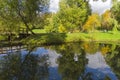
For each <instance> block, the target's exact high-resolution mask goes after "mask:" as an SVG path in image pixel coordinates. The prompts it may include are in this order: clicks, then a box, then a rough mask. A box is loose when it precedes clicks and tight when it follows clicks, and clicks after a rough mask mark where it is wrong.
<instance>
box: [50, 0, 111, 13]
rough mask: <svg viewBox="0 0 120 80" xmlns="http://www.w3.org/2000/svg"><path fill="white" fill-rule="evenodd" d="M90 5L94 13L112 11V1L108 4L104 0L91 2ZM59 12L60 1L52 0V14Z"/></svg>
mask: <svg viewBox="0 0 120 80" xmlns="http://www.w3.org/2000/svg"><path fill="white" fill-rule="evenodd" d="M89 3H90V5H91V9H92V12H93V13H94V12H95V13H99V14H102V13H104V12H105V10H107V9H110V8H111V6H112V2H111V0H107V1H106V2H102V0H98V1H93V0H90V2H89ZM58 10H59V0H50V8H49V11H50V12H55V13H56V12H57V11H58Z"/></svg>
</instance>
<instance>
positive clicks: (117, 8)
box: [111, 1, 120, 24]
mask: <svg viewBox="0 0 120 80" xmlns="http://www.w3.org/2000/svg"><path fill="white" fill-rule="evenodd" d="M111 12H112V17H113V18H115V19H116V20H117V21H118V23H119V24H120V1H117V2H115V3H114V5H113V7H112V8H111Z"/></svg>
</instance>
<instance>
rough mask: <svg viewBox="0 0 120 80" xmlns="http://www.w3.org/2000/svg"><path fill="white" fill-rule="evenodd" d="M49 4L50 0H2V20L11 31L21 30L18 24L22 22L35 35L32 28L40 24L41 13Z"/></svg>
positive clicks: (0, 12)
mask: <svg viewBox="0 0 120 80" xmlns="http://www.w3.org/2000/svg"><path fill="white" fill-rule="evenodd" d="M47 4H48V0H44V1H43V0H20V1H19V0H4V1H2V0H0V18H1V20H2V22H3V23H4V24H5V26H9V29H11V30H12V29H16V28H19V27H20V26H16V24H17V25H19V22H20V23H22V24H24V26H25V27H26V29H27V30H28V31H30V32H31V33H32V34H34V33H33V32H32V28H34V26H36V25H38V24H39V20H38V19H40V13H41V11H42V9H43V7H44V6H46V5H47ZM39 6H42V8H40V7H39Z"/></svg>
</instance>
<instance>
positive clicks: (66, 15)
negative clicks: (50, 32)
mask: <svg viewBox="0 0 120 80" xmlns="http://www.w3.org/2000/svg"><path fill="white" fill-rule="evenodd" d="M90 13H91V9H90V7H89V4H88V1H86V0H61V2H60V10H59V11H58V13H57V17H58V23H60V25H61V24H62V26H64V27H65V29H66V30H67V31H68V32H73V31H75V30H81V29H82V25H83V24H84V23H85V21H86V20H87V18H88V15H89V14H90Z"/></svg>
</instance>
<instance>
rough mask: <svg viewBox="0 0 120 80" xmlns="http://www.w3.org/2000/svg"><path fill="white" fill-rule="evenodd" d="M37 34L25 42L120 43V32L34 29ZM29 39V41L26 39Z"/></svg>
mask: <svg viewBox="0 0 120 80" xmlns="http://www.w3.org/2000/svg"><path fill="white" fill-rule="evenodd" d="M34 32H35V33H36V35H31V36H29V37H28V38H26V39H25V40H23V41H25V42H27V43H28V44H29V43H38V44H39V43H40V44H51V43H63V42H80V41H99V42H118V43H120V32H117V33H116V34H113V33H112V32H91V33H82V32H79V33H46V32H45V31H44V30H34ZM26 40H27V41H26Z"/></svg>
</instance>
